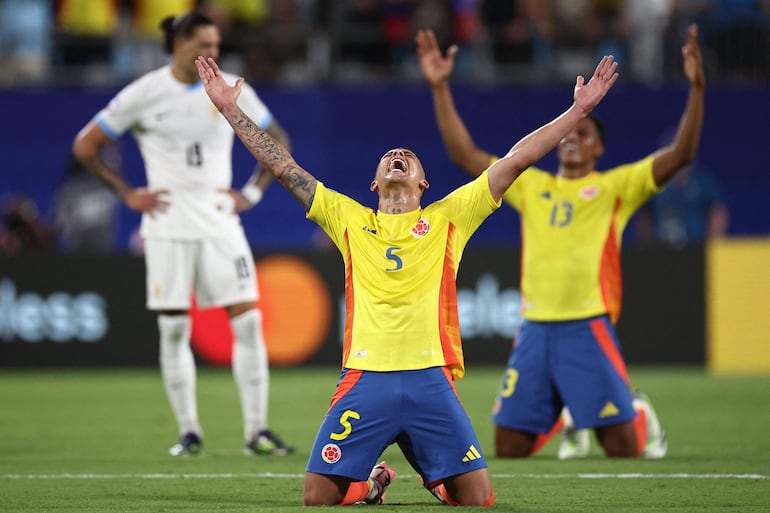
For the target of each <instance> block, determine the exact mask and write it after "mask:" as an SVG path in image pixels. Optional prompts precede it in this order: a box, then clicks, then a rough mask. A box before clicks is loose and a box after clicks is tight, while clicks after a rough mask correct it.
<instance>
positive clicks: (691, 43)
mask: <svg viewBox="0 0 770 513" xmlns="http://www.w3.org/2000/svg"><path fill="white" fill-rule="evenodd" d="M682 63H683V66H684V76H685V77H687V80H689V81H690V84H691V85H693V86H696V87H705V86H706V76H705V73H704V72H703V58H702V57H701V53H700V45H699V44H698V26H697V25H696V24H694V23H693V24H692V25H690V28H689V30H688V38H687V43H685V45H684V46H683V47H682Z"/></svg>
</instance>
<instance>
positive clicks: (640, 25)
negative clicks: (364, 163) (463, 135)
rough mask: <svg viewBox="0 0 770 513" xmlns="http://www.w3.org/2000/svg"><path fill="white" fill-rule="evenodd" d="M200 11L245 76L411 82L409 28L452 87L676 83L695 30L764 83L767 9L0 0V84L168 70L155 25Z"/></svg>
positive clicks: (738, 77) (561, 0)
mask: <svg viewBox="0 0 770 513" xmlns="http://www.w3.org/2000/svg"><path fill="white" fill-rule="evenodd" d="M193 8H199V9H201V10H204V11H205V12H206V13H207V14H209V15H210V16H212V17H213V18H214V19H215V20H216V21H217V23H218V24H219V25H220V28H221V30H222V33H223V37H224V41H223V48H222V49H223V56H222V58H223V60H225V63H226V65H227V67H228V68H229V69H231V70H233V71H236V72H240V73H241V74H243V75H244V76H246V77H247V79H249V80H251V81H257V82H258V81H277V82H284V83H319V82H337V83H339V82H367V81H391V80H394V81H412V80H414V81H416V80H419V70H418V68H417V63H416V62H415V56H414V51H413V49H414V44H413V40H414V33H415V31H416V30H417V29H418V28H426V27H427V28H432V29H433V30H434V31H435V32H436V34H437V36H438V38H439V41H440V43H441V44H442V45H443V46H447V45H449V44H452V43H456V44H458V45H460V47H461V53H460V55H459V59H458V67H457V77H456V80H457V81H462V80H466V81H482V82H483V81H496V82H527V83H531V82H540V81H550V80H561V79H571V78H573V77H574V76H575V75H576V74H580V73H585V72H586V70H590V69H591V68H592V67H593V64H594V63H595V62H596V60H597V56H598V55H602V54H605V53H612V54H613V55H615V56H616V58H617V59H618V60H619V61H621V62H624V63H626V64H627V68H626V70H627V71H626V74H625V79H628V80H633V81H637V82H641V83H646V84H655V83H659V82H661V81H669V80H677V79H680V78H681V73H680V65H679V62H680V43H681V41H682V40H683V34H684V33H685V30H686V26H687V25H688V24H689V23H691V22H696V23H698V24H699V27H700V34H701V39H702V44H703V48H704V53H705V55H704V57H705V61H706V66H707V71H708V72H709V74H710V75H711V76H713V77H715V79H716V80H720V81H727V82H730V81H739V82H746V81H748V82H757V81H766V80H767V77H768V75H769V74H770V51H769V50H770V0H336V1H333V0H203V1H200V0H0V62H2V66H3V70H4V72H3V74H2V78H0V83H1V85H3V86H4V87H13V86H18V85H22V86H23V85H27V84H40V83H42V84H53V85H99V84H108V85H111V84H115V83H122V82H126V81H127V80H129V79H131V78H133V77H136V76H138V75H139V74H141V73H144V72H146V71H148V70H150V69H152V68H154V67H157V66H158V65H160V64H162V63H164V62H165V61H166V57H165V56H164V55H163V54H162V52H161V50H160V44H159V35H160V32H159V29H158V25H159V22H160V20H161V19H162V18H163V17H165V16H167V15H170V14H178V13H182V12H184V11H187V10H189V9H193Z"/></svg>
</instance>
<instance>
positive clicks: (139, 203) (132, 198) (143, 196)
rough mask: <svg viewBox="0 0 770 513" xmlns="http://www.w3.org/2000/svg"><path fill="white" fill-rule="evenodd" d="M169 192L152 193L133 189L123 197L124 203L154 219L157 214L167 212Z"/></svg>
mask: <svg viewBox="0 0 770 513" xmlns="http://www.w3.org/2000/svg"><path fill="white" fill-rule="evenodd" d="M167 195H168V190H165V189H163V190H159V191H150V190H148V189H145V188H139V189H131V190H129V191H128V192H127V193H126V194H125V195H124V196H123V202H124V203H125V204H126V206H127V207H128V208H130V209H131V210H134V211H136V212H142V213H146V214H149V215H150V217H153V216H154V214H155V213H157V212H165V211H166V209H167V208H168V205H169V202H168V201H167V200H166V199H165V197H166V196H167Z"/></svg>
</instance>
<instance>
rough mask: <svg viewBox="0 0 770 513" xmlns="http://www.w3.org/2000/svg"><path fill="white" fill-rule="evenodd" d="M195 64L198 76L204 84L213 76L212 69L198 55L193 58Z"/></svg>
mask: <svg viewBox="0 0 770 513" xmlns="http://www.w3.org/2000/svg"><path fill="white" fill-rule="evenodd" d="M195 66H196V67H197V68H198V76H199V77H200V79H201V80H202V81H203V83H204V84H208V83H209V80H211V79H212V78H214V71H213V70H212V68H211V65H210V64H209V63H208V62H206V59H204V58H203V57H201V56H200V55H199V56H198V58H197V59H195Z"/></svg>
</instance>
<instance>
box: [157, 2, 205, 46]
mask: <svg viewBox="0 0 770 513" xmlns="http://www.w3.org/2000/svg"><path fill="white" fill-rule="evenodd" d="M209 25H214V20H212V19H211V18H209V17H208V16H206V15H205V14H202V13H200V12H198V11H189V12H187V13H185V14H181V15H179V16H168V17H166V18H163V21H161V22H160V29H161V30H162V31H163V50H164V51H165V52H166V53H169V54H170V53H173V52H174V38H175V37H183V38H185V39H189V38H191V37H192V35H193V33H194V32H195V29H197V28H198V27H207V26H209Z"/></svg>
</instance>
